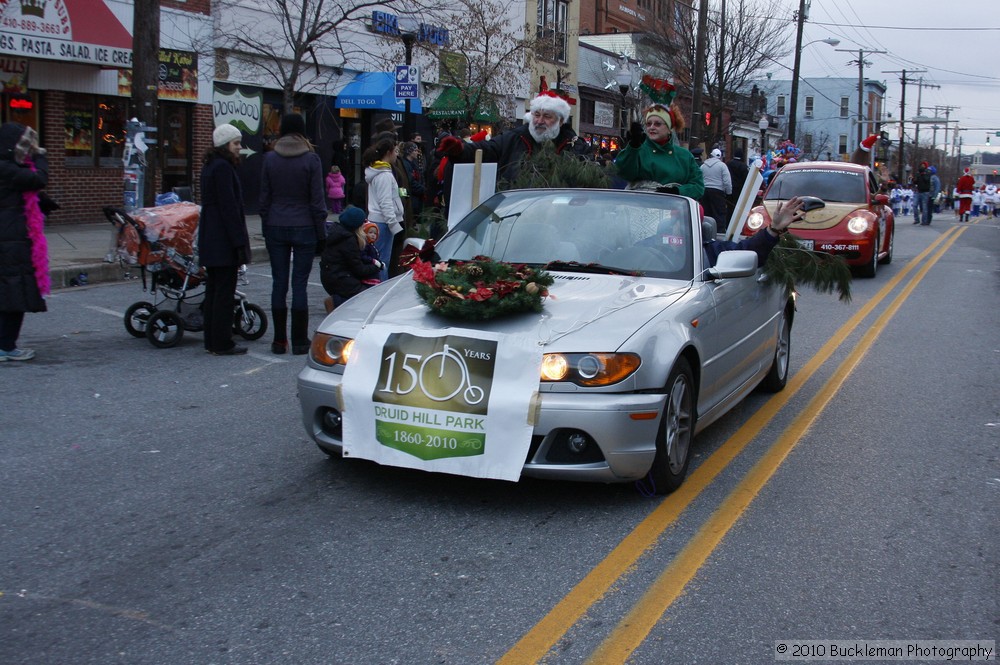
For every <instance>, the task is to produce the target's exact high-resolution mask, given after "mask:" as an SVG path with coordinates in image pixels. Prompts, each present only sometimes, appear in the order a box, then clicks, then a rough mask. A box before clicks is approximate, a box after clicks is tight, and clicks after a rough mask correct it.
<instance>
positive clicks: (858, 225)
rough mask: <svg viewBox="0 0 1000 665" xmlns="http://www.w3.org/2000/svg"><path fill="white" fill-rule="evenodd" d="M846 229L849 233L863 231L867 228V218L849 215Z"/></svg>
mask: <svg viewBox="0 0 1000 665" xmlns="http://www.w3.org/2000/svg"><path fill="white" fill-rule="evenodd" d="M847 230H848V231H850V232H851V233H864V232H865V231H867V230H868V220H867V219H865V218H864V217H860V216H859V217H851V218H850V219H849V220H847Z"/></svg>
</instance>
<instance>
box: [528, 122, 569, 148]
mask: <svg viewBox="0 0 1000 665" xmlns="http://www.w3.org/2000/svg"><path fill="white" fill-rule="evenodd" d="M560 129H561V127H560V126H559V125H553V126H551V127H546V128H545V129H541V130H540V129H538V126H537V125H535V123H530V124H529V125H528V132H529V133H530V134H531V138H533V139H535V141H537V142H538V143H544V142H545V141H554V140H555V139H556V137H557V136H559V130H560Z"/></svg>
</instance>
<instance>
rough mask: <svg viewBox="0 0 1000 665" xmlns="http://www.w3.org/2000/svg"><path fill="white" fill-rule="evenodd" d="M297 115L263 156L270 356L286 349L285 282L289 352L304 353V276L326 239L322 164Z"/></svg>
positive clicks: (288, 119) (262, 214)
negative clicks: (270, 336)
mask: <svg viewBox="0 0 1000 665" xmlns="http://www.w3.org/2000/svg"><path fill="white" fill-rule="evenodd" d="M305 134H306V121H305V120H304V119H303V117H302V116H301V115H299V114H298V113H288V114H286V115H285V116H284V117H282V118H281V137H280V138H279V139H278V140H277V141H276V142H275V144H274V150H272V151H271V152H269V153H267V154H266V155H265V156H264V169H263V171H262V172H261V178H260V221H261V225H262V228H263V231H264V242H265V243H266V244H267V254H268V257H269V258H270V260H271V317H272V322H273V324H274V341H273V342H272V343H271V353H276V354H282V353H285V351H287V350H288V337H287V335H288V323H287V322H288V300H287V298H288V284H289V280H290V281H291V285H292V307H291V310H292V353H293V354H295V355H304V354H306V353H308V352H309V297H308V294H307V288H308V285H309V273H310V272H312V266H313V259H314V258H315V257H316V253H317V252H321V251H322V247H323V240H324V239H325V238H326V215H327V212H326V197H325V192H324V188H323V164H322V162H321V161H320V158H319V155H317V154H316V151H315V149H313V146H312V144H311V143H310V142H309V139H307V138H306V135H305Z"/></svg>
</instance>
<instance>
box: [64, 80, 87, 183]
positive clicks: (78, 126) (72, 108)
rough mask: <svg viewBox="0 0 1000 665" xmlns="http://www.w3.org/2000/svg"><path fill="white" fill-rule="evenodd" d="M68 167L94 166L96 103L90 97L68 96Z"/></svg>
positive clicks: (66, 144)
mask: <svg viewBox="0 0 1000 665" xmlns="http://www.w3.org/2000/svg"><path fill="white" fill-rule="evenodd" d="M64 115H65V123H64V124H65V127H66V139H65V146H64V147H65V148H66V166H93V165H94V101H93V97H91V96H89V95H66V111H65V114H64Z"/></svg>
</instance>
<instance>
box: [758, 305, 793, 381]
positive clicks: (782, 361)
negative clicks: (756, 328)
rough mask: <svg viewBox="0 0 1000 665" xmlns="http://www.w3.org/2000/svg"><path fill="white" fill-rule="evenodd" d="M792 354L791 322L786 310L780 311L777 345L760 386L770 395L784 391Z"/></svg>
mask: <svg viewBox="0 0 1000 665" xmlns="http://www.w3.org/2000/svg"><path fill="white" fill-rule="evenodd" d="M791 353H792V321H791V319H790V318H789V317H788V310H787V309H784V310H782V311H781V321H780V322H779V323H778V345H777V347H776V348H775V349H774V359H773V360H772V361H771V369H770V370H769V371H768V373H767V376H765V377H764V380H763V381H761V383H760V385H761V386H762V387H763V388H764V390H767V391H768V392H772V393H779V392H781V391H782V390H784V389H785V385H786V384H787V383H788V367H789V364H790V363H789V360H790V358H791Z"/></svg>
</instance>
